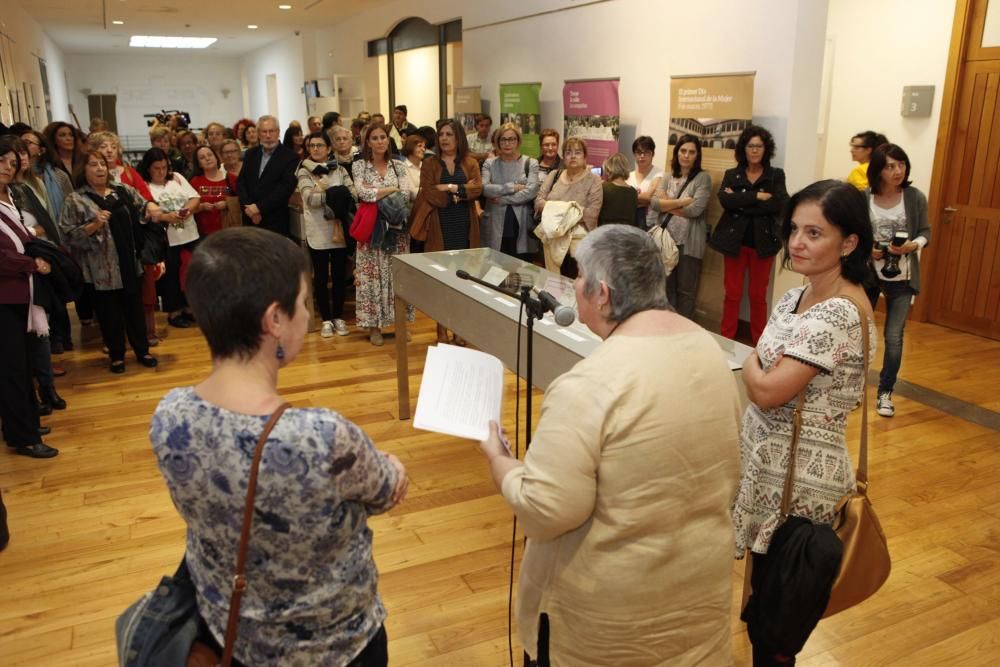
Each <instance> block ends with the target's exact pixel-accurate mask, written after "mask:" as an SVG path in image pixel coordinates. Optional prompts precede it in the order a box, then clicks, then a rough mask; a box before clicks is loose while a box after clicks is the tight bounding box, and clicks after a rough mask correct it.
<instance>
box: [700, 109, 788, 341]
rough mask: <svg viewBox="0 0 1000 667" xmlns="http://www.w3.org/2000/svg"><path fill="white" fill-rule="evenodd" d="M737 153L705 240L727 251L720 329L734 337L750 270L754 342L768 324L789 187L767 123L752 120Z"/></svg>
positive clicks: (727, 336)
mask: <svg viewBox="0 0 1000 667" xmlns="http://www.w3.org/2000/svg"><path fill="white" fill-rule="evenodd" d="M735 153H736V162H737V165H738V166H736V167H733V168H732V169H727V170H726V173H725V174H724V175H723V177H722V184H721V185H720V186H719V203H721V204H722V209H723V212H722V217H721V218H719V224H718V225H716V228H715V231H714V232H712V236H711V237H710V238H709V241H708V244H709V245H710V246H712V248H713V249H715V250H717V251H719V252H721V253H722V254H723V255H725V273H724V278H723V282H724V286H725V291H726V296H725V301H724V302H723V306H722V327H721V333H722V335H723V336H725V337H726V338H731V339H734V340H735V338H736V325H737V321H738V319H739V315H740V301H741V300H742V299H743V278H744V276H745V275H746V274H747V273H749V274H750V286H749V289H748V297H749V299H750V340H751V341H752V342H753V344H754V345H756V344H757V341H758V339H760V335H761V334H762V333H763V332H764V325H766V324H767V288H768V285H769V284H770V282H771V269H772V268H773V266H774V256H775V255H777V254H778V251H779V250H781V238H780V235H779V224H780V223H779V220H778V218H779V216H780V214H781V211H782V210H783V209H784V206H785V202H786V201H787V200H788V191H787V190H785V172H784V171H782V170H781V169H779V168H778V167H772V166H771V158H773V157H774V138H773V137H772V136H771V133H770V132H768V131H767V130H766V129H765V128H763V127H760V126H759V125H751V126H750V127H748V128H746V129H745V130H743V132H742V134H740V138H739V141H737V142H736V151H735Z"/></svg>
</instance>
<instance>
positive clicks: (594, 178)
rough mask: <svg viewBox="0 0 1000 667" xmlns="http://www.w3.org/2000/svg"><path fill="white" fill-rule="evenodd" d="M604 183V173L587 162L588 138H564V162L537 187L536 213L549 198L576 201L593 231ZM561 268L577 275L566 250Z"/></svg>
mask: <svg viewBox="0 0 1000 667" xmlns="http://www.w3.org/2000/svg"><path fill="white" fill-rule="evenodd" d="M603 185H604V184H603V183H602V182H601V177H600V176H598V175H597V174H595V173H594V172H592V171H591V170H590V168H589V167H588V166H587V144H586V142H585V141H584V140H583V139H580V138H579V137H570V138H569V139H567V140H566V141H564V142H563V150H562V166H561V167H560V168H559V169H557V170H556V171H554V172H552V173H551V174H549V175H548V177H546V179H545V182H544V183H542V185H541V187H540V189H539V191H538V198H537V199H535V214H536V215H541V214H542V211H544V210H545V204H546V203H548V202H549V201H575V202H576V203H578V204H579V205H580V207H581V208H582V209H583V218H582V219H581V221H580V222H581V223H582V224H583V226H584V227H585V228H586V229H587V231H593V230H594V229H595V228H596V227H597V218H598V216H600V214H601V206H602V205H603V204H604V188H603ZM559 270H560V272H561V273H562V275H564V276H566V277H567V278H576V274H577V269H576V260H574V259H573V258H572V257H571V256H570V255H569V254H568V253H567V255H566V257H565V258H564V259H563V261H562V264H561V265H560V267H559Z"/></svg>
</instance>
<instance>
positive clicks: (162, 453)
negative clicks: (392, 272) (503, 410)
mask: <svg viewBox="0 0 1000 667" xmlns="http://www.w3.org/2000/svg"><path fill="white" fill-rule="evenodd" d="M306 271H307V268H306V263H305V258H304V255H303V253H302V250H301V249H300V248H298V247H297V246H296V245H295V244H293V243H292V242H291V241H289V240H288V239H285V238H283V237H280V236H278V235H276V234H274V233H272V232H268V231H265V230H261V229H256V228H248V227H244V228H233V229H225V230H222V231H221V232H218V233H216V234H213V235H212V236H210V237H208V238H207V239H205V240H204V241H203V242H202V244H201V245H200V246H199V248H198V250H197V251H196V252H195V254H194V258H193V259H192V262H191V265H190V268H189V270H188V283H187V287H188V299H189V301H190V304H191V307H192V308H193V309H194V313H195V316H196V317H197V320H198V324H199V326H200V327H201V331H202V333H203V334H204V336H205V338H206V340H207V341H208V346H209V348H210V349H211V353H212V371H211V373H210V374H209V376H208V377H207V378H205V379H204V380H203V381H202V382H201V383H200V384H197V385H195V386H193V387H183V388H178V389H174V390H173V391H171V392H170V393H169V394H167V396H166V397H165V398H164V399H163V400H162V401H161V402H160V405H159V406H158V407H157V409H156V413H155V414H154V415H153V422H152V426H151V428H150V440H151V441H152V444H153V450H154V452H155V454H156V457H157V461H158V463H159V466H160V470H161V472H162V473H163V476H164V478H165V479H166V482H167V486H168V487H169V488H170V495H171V498H172V499H173V501H174V504H175V505H176V507H177V509H178V511H179V512H180V514H181V516H182V517H183V518H184V521H185V522H186V523H187V529H188V530H187V553H186V560H187V565H188V569H189V570H190V572H191V578H192V580H193V581H194V583H195V586H196V588H197V591H198V609H199V611H200V613H201V615H202V616H203V617H204V620H205V623H206V625H207V626H208V629H209V630H210V631H211V634H212V635H213V637H214V640H215V641H216V642H218V643H221V641H222V639H223V637H224V635H225V628H226V618H227V613H228V608H229V596H230V593H231V590H230V588H231V581H232V576H233V572H234V570H235V562H236V551H237V544H238V543H239V536H240V528H241V518H242V516H243V504H244V502H245V499H246V488H247V480H248V478H249V474H250V464H251V458H252V455H253V451H254V448H255V445H256V441H257V438H258V437H259V436H260V433H261V431H262V430H263V428H264V425H265V423H266V422H267V420H268V417H269V416H270V414H271V413H272V412H274V410H275V409H276V408H278V407H279V406H280V405H281V404H282V403H283V402H284V400H283V399H282V398H281V396H279V395H278V390H277V380H278V371H279V369H280V368H282V367H283V366H285V365H287V364H288V363H290V362H291V361H292V360H294V359H295V357H296V355H297V354H298V352H299V350H300V349H301V347H302V341H303V339H304V337H305V334H306V329H307V326H308V323H309V311H308V308H307V305H306V303H307V302H306V299H307V298H308V297H307V294H308V290H307V287H306V285H307V281H306ZM407 483H408V482H407V477H406V471H405V469H404V468H403V465H402V464H401V463H400V462H399V459H397V458H396V457H395V456H392V455H391V454H385V453H382V452H380V451H378V450H377V449H375V447H374V445H373V444H372V442H371V440H370V439H369V438H368V436H367V435H365V433H364V432H363V431H362V430H361V429H360V428H359V427H358V426H356V425H355V424H353V423H351V422H350V421H349V420H347V419H346V418H344V417H343V416H342V415H340V414H338V413H336V412H333V411H332V410H327V409H324V408H307V409H289V410H287V411H286V412H285V413H284V415H283V416H282V417H281V419H280V420H279V421H278V423H277V426H275V428H274V430H273V431H272V433H271V435H270V437H269V438H268V442H267V446H266V447H265V449H264V454H263V458H262V460H261V466H260V473H259V478H258V487H257V497H256V504H255V520H254V524H253V527H252V533H251V536H250V546H249V552H248V559H247V573H246V574H247V580H248V582H249V586H248V588H247V590H246V592H245V593H244V596H243V603H242V606H241V608H240V624H239V634H238V636H237V639H236V643H235V657H236V658H237V660H238V661H239V662H240V663H242V664H244V665H254V666H255V667H256V666H259V665H282V666H283V667H285V666H289V667H291V666H295V665H302V666H307V665H308V666H312V665H329V666H341V665H363V666H369V665H372V666H374V665H380V666H381V665H385V664H387V661H388V657H387V638H386V634H385V629H384V627H383V622H384V620H385V616H386V612H385V608H384V607H383V606H382V601H381V600H380V599H379V595H378V590H377V584H378V573H377V572H376V570H375V562H374V560H373V559H372V533H371V530H369V528H368V526H367V519H368V517H369V516H370V515H372V514H378V513H380V512H385V511H386V510H388V509H389V508H391V507H393V506H394V505H396V504H397V503H399V502H400V501H402V499H403V498H404V496H405V495H406V489H407Z"/></svg>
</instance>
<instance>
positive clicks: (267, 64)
mask: <svg viewBox="0 0 1000 667" xmlns="http://www.w3.org/2000/svg"><path fill="white" fill-rule="evenodd" d="M242 67H243V71H244V73H245V75H246V84H247V97H248V99H249V102H250V108H249V110H248V111H249V113H250V117H251V118H257V117H258V116H262V115H264V114H265V113H268V112H269V110H268V105H267V75H269V74H274V75H275V77H276V79H277V84H278V86H277V99H278V109H277V114H276V115H277V116H278V121H279V123H280V124H281V129H282V131H284V129H285V127H287V126H288V123H289V122H290V121H292V120H297V121H299V122H300V123H302V126H303V127H305V123H306V119H307V118H308V116H309V114H308V113H307V112H306V97H305V94H304V93H303V92H302V86H303V84H304V82H305V80H306V79H305V73H304V72H305V67H304V58H303V45H302V37H301V36H292V37H287V38H285V39H281V40H278V41H276V42H272V43H271V44H269V45H267V46H266V47H264V48H263V49H261V50H259V51H255V52H254V53H250V54H248V55H246V56H244V57H243V60H242ZM317 76H322V75H319V74H318V75H317ZM314 78H315V77H314Z"/></svg>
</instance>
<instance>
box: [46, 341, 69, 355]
mask: <svg viewBox="0 0 1000 667" xmlns="http://www.w3.org/2000/svg"><path fill="white" fill-rule="evenodd" d="M65 349H66V347H65V346H64V345H63V343H62V341H61V340H57V339H55V338H50V339H49V351H50V352H51V353H52V354H62V353H63V352H64V351H65Z"/></svg>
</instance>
